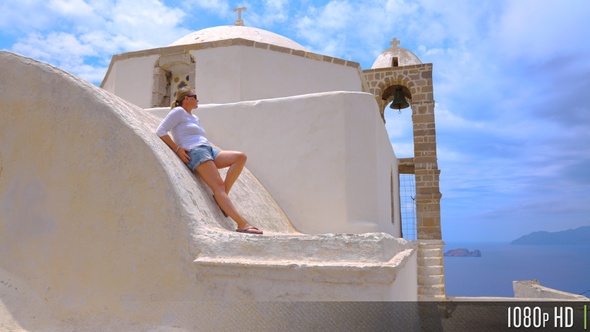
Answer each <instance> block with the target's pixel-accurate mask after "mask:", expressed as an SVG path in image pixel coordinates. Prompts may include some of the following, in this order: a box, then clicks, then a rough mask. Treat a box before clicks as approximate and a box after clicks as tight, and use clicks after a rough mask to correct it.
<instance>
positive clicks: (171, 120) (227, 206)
mask: <svg viewBox="0 0 590 332" xmlns="http://www.w3.org/2000/svg"><path fill="white" fill-rule="evenodd" d="M198 104H199V100H198V99H197V95H196V94H195V91H194V89H191V88H189V87H183V88H181V89H179V90H178V92H177V93H176V100H175V101H174V102H172V105H170V108H171V109H172V110H171V111H170V113H168V115H167V116H166V118H164V120H162V123H160V126H158V129H156V134H157V135H158V136H159V137H160V138H161V139H162V140H163V141H164V142H165V143H166V145H168V147H170V148H171V149H172V150H173V151H174V152H175V153H176V155H177V156H178V157H179V158H180V160H182V162H184V163H185V164H186V165H187V166H188V168H189V169H190V170H191V171H193V172H196V173H198V174H199V175H200V176H201V178H202V179H203V180H204V181H205V183H207V185H208V186H209V188H211V190H212V191H213V198H214V199H215V201H216V202H217V204H218V205H219V207H220V208H221V211H222V212H223V214H224V215H225V216H230V217H231V218H232V219H233V220H234V221H235V222H236V223H237V225H238V227H237V229H236V231H237V232H240V233H247V234H262V231H260V230H259V229H258V228H256V227H254V226H252V225H250V224H249V223H248V221H246V219H244V217H242V216H241V215H240V213H239V212H238V211H237V210H236V208H235V206H234V205H233V203H232V201H231V200H230V198H229V196H228V194H229V191H230V190H231V187H232V186H233V184H234V183H235V182H236V180H237V179H238V176H239V175H240V173H241V172H242V169H243V168H244V165H245V164H246V159H247V158H246V155H245V154H244V153H243V152H239V151H219V150H216V149H213V147H212V146H211V143H209V141H208V140H207V138H206V137H205V131H204V130H203V128H201V125H200V124H199V119H198V118H197V117H196V116H194V115H193V114H192V113H191V112H192V110H193V109H196V108H197V107H198ZM169 132H170V133H171V134H172V137H173V138H174V139H172V138H171V137H170V136H169V135H168V133H169ZM225 167H229V169H228V170H227V175H226V177H225V181H224V180H223V179H222V178H221V175H220V174H219V171H218V169H219V168H225Z"/></svg>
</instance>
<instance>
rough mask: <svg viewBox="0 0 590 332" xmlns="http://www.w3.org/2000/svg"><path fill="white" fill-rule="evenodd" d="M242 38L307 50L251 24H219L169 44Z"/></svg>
mask: <svg viewBox="0 0 590 332" xmlns="http://www.w3.org/2000/svg"><path fill="white" fill-rule="evenodd" d="M235 38H242V39H247V40H253V41H255V42H260V43H266V44H271V45H277V46H282V47H286V48H291V49H294V50H301V51H306V49H305V47H303V46H301V45H300V44H298V43H296V42H295V41H293V40H291V39H289V38H287V37H285V36H281V35H278V34H276V33H274V32H270V31H268V30H263V29H258V28H255V27H249V26H236V25H229V26H218V27H211V28H206V29H202V30H199V31H195V32H191V33H189V34H188V35H186V36H184V37H182V38H180V39H178V40H176V41H174V42H173V43H172V44H170V45H169V46H177V45H190V44H196V43H205V42H214V41H219V40H227V39H235Z"/></svg>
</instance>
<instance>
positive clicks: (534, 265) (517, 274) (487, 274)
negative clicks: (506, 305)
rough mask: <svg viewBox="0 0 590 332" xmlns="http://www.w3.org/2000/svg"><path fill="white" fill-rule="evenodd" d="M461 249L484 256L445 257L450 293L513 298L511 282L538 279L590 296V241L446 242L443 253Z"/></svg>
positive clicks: (542, 282)
mask: <svg viewBox="0 0 590 332" xmlns="http://www.w3.org/2000/svg"><path fill="white" fill-rule="evenodd" d="M459 248H465V249H468V250H469V251H473V250H475V249H479V250H480V251H481V257H444V269H445V290H446V295H447V296H476V297H477V296H500V297H513V296H514V291H513V289H512V281H516V280H518V281H522V280H531V279H536V280H538V281H539V283H540V285H541V286H545V287H550V288H553V289H557V290H561V291H565V292H569V293H573V294H580V295H584V296H586V297H590V243H589V244H587V245H586V244H584V245H512V244H510V243H446V245H445V248H444V252H446V251H448V250H452V249H459Z"/></svg>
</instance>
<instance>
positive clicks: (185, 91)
mask: <svg viewBox="0 0 590 332" xmlns="http://www.w3.org/2000/svg"><path fill="white" fill-rule="evenodd" d="M191 90H192V88H191V87H189V86H183V87H182V88H180V89H178V91H176V99H175V100H174V101H173V102H172V103H171V104H170V108H174V107H176V106H182V100H183V99H184V97H186V96H188V95H190V94H191Z"/></svg>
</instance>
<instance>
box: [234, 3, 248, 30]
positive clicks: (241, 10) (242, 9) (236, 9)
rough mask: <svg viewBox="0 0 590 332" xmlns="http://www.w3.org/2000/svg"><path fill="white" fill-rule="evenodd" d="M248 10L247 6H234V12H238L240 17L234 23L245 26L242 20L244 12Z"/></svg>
mask: <svg viewBox="0 0 590 332" xmlns="http://www.w3.org/2000/svg"><path fill="white" fill-rule="evenodd" d="M245 10H246V7H240V8H234V12H237V13H238V19H237V20H236V21H235V22H234V25H239V26H244V21H243V20H242V12H243V11H245Z"/></svg>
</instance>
